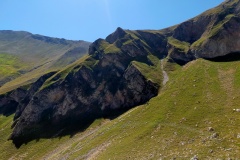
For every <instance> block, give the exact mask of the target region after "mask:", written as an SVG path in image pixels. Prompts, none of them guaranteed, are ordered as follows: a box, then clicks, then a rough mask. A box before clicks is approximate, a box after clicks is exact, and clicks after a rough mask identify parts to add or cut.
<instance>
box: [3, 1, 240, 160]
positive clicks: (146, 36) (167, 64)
mask: <svg viewBox="0 0 240 160" xmlns="http://www.w3.org/2000/svg"><path fill="white" fill-rule="evenodd" d="M239 9H240V1H239V0H228V1H225V2H224V3H222V4H221V5H219V6H217V7H216V8H214V9H211V10H208V11H206V12H204V13H203V14H201V15H199V16H197V17H195V18H193V19H190V20H188V21H186V22H183V23H181V24H179V25H176V26H173V27H170V28H166V29H163V30H158V31H153V30H144V31H140V30H136V31H130V30H123V29H122V28H117V30H116V31H115V32H114V33H112V34H110V35H109V36H108V37H106V39H98V40H96V41H95V42H93V43H92V44H91V45H90V47H89V51H88V53H89V54H88V55H86V56H84V57H83V58H81V59H79V60H77V61H76V62H74V63H72V64H70V65H68V66H67V67H66V68H64V69H61V70H60V71H57V72H49V73H47V74H44V75H42V76H41V77H40V78H39V79H38V80H37V81H35V82H34V83H32V84H31V85H28V86H21V87H20V88H18V89H15V90H12V91H10V92H8V93H5V94H2V95H0V113H2V114H4V115H11V116H9V117H4V116H2V117H1V118H2V120H0V121H1V123H2V124H4V125H2V127H3V129H2V132H0V133H1V134H2V135H3V137H7V134H8V136H9V139H10V140H12V141H8V142H6V141H5V140H3V143H4V148H2V150H4V149H5V148H8V150H7V151H3V156H4V157H6V158H10V157H11V158H21V157H22V158H24V159H32V158H35V159H38V158H39V159H60V158H68V159H75V158H77V159H114V158H117V159H159V158H166V159H174V158H180V159H190V158H193V159H194V158H195V159H198V158H199V159H216V158H221V159H227V158H233V159H239V158H240V157H239V155H240V154H239V152H240V133H239V129H240V128H239V126H238V124H239V122H240V119H239V118H240V116H239V113H240V112H239V105H238V104H239V97H238V96H239V95H240V94H239V92H240V75H239V73H240V70H239V69H240V68H239V66H240V65H239V60H240V56H239V55H240V35H239V32H240V26H239V24H240V23H239V22H240V21H239V20H240V15H239ZM64 59H65V58H64ZM58 63H62V62H61V60H59V61H58ZM56 65H58V64H56ZM168 76H169V77H168ZM166 82H167V83H166ZM136 106H138V107H136ZM134 107H135V108H134ZM132 108H133V109H132ZM14 112H15V115H12V113H14ZM11 118H13V119H14V122H13V123H12V124H11V122H10V119H11ZM5 122H6V123H5ZM10 126H11V127H12V129H10ZM46 131H47V132H46ZM69 136H70V137H69ZM57 137H58V138H59V139H57ZM34 140H37V141H38V140H39V142H35V141H34ZM11 142H13V143H14V144H15V146H16V147H17V148H19V147H20V148H19V149H18V150H17V149H16V148H15V147H14V146H13V144H11ZM52 142H54V143H52ZM46 146H49V148H46ZM36 150H37V151H38V152H36ZM11 153H15V154H14V155H12V154H11Z"/></svg>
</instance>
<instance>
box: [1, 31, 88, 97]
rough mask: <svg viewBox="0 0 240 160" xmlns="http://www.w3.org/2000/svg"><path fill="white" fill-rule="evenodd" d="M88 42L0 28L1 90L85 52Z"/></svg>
mask: <svg viewBox="0 0 240 160" xmlns="http://www.w3.org/2000/svg"><path fill="white" fill-rule="evenodd" d="M89 45H90V43H89V42H85V41H70V40H65V39H59V38H51V37H46V36H41V35H34V34H31V33H28V32H21V31H0V86H2V87H0V93H3V92H7V91H10V90H12V89H15V88H17V87H19V86H22V85H25V84H28V83H30V82H33V81H35V80H36V79H37V78H39V77H40V76H41V75H43V74H45V73H46V72H49V71H51V70H57V69H60V68H62V67H65V66H67V65H68V64H70V63H72V62H74V61H76V60H77V59H79V58H80V57H82V56H83V55H84V54H86V53H87V50H88V46H89ZM11 80H13V81H12V82H10V81H11ZM7 82H9V83H8V84H6V85H4V84H5V83H7Z"/></svg>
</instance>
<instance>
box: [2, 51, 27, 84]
mask: <svg viewBox="0 0 240 160" xmlns="http://www.w3.org/2000/svg"><path fill="white" fill-rule="evenodd" d="M25 66H26V65H25V64H23V63H22V62H21V61H20V60H19V59H18V57H17V56H14V55H11V54H7V53H0V80H2V79H4V78H7V77H9V78H11V77H16V76H19V75H21V73H20V72H19V71H20V70H21V69H24V67H25Z"/></svg>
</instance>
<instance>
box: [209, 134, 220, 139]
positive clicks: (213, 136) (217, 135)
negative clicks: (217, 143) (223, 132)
mask: <svg viewBox="0 0 240 160" xmlns="http://www.w3.org/2000/svg"><path fill="white" fill-rule="evenodd" d="M218 137H219V134H218V133H213V134H212V135H211V137H210V138H211V139H215V138H218Z"/></svg>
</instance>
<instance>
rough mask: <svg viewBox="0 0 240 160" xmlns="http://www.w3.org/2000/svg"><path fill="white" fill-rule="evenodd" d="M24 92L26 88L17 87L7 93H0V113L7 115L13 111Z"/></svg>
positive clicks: (25, 92)
mask: <svg viewBox="0 0 240 160" xmlns="http://www.w3.org/2000/svg"><path fill="white" fill-rule="evenodd" d="M26 94H27V91H26V90H24V89H21V88H18V89H16V90H14V91H12V92H9V93H7V94H4V95H0V114H3V115H6V116H8V115H11V114H13V113H15V111H16V109H17V106H18V104H19V103H20V101H21V100H22V99H23V98H24V97H25V95H26Z"/></svg>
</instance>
